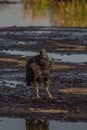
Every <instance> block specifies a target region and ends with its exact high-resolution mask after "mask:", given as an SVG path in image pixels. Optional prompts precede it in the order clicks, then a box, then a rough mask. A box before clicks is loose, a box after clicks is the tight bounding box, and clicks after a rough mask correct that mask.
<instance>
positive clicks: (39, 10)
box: [24, 0, 87, 27]
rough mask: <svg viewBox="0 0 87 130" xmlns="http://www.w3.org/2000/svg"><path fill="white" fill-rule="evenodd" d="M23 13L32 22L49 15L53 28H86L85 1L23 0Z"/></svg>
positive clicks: (86, 8)
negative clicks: (30, 17)
mask: <svg viewBox="0 0 87 130" xmlns="http://www.w3.org/2000/svg"><path fill="white" fill-rule="evenodd" d="M24 12H25V16H26V17H28V15H29V14H30V13H31V14H32V19H33V20H34V21H35V20H37V21H39V20H40V19H42V18H45V17H46V16H48V15H49V19H50V24H51V25H53V26H71V27H85V26H87V22H86V21H87V2H86V0H24ZM26 17H25V18H26Z"/></svg>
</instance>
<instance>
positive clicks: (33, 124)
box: [26, 118, 49, 130]
mask: <svg viewBox="0 0 87 130" xmlns="http://www.w3.org/2000/svg"><path fill="white" fill-rule="evenodd" d="M26 130H49V121H48V120H44V121H42V120H38V119H36V118H34V119H30V120H26Z"/></svg>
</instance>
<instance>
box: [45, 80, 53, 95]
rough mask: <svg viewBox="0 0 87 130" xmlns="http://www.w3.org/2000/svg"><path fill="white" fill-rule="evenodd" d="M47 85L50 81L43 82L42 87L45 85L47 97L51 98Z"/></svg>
mask: <svg viewBox="0 0 87 130" xmlns="http://www.w3.org/2000/svg"><path fill="white" fill-rule="evenodd" d="M49 84H50V80H45V81H44V85H45V88H46V91H47V93H48V95H49V97H50V98H52V95H51V93H50V92H49V89H48V88H49Z"/></svg>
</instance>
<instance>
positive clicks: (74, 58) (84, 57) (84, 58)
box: [0, 50, 87, 63]
mask: <svg viewBox="0 0 87 130" xmlns="http://www.w3.org/2000/svg"><path fill="white" fill-rule="evenodd" d="M0 52H3V53H6V54H11V55H20V56H35V55H37V54H39V53H38V52H33V51H16V50H13V51H11V50H7V51H6V50H3V51H0ZM48 56H49V59H50V60H53V61H62V62H70V63H82V62H87V54H70V55H67V54H63V55H61V54H58V53H48Z"/></svg>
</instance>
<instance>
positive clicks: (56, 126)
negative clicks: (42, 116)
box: [0, 118, 87, 130]
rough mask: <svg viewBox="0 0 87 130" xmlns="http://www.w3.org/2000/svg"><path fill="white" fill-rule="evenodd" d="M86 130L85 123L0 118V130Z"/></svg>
mask: <svg viewBox="0 0 87 130" xmlns="http://www.w3.org/2000/svg"><path fill="white" fill-rule="evenodd" d="M74 129H75V130H87V123H81V122H77V123H71V122H57V121H48V120H38V119H34V118H33V119H29V120H24V119H16V118H14V119H13V118H0V130H74Z"/></svg>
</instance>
